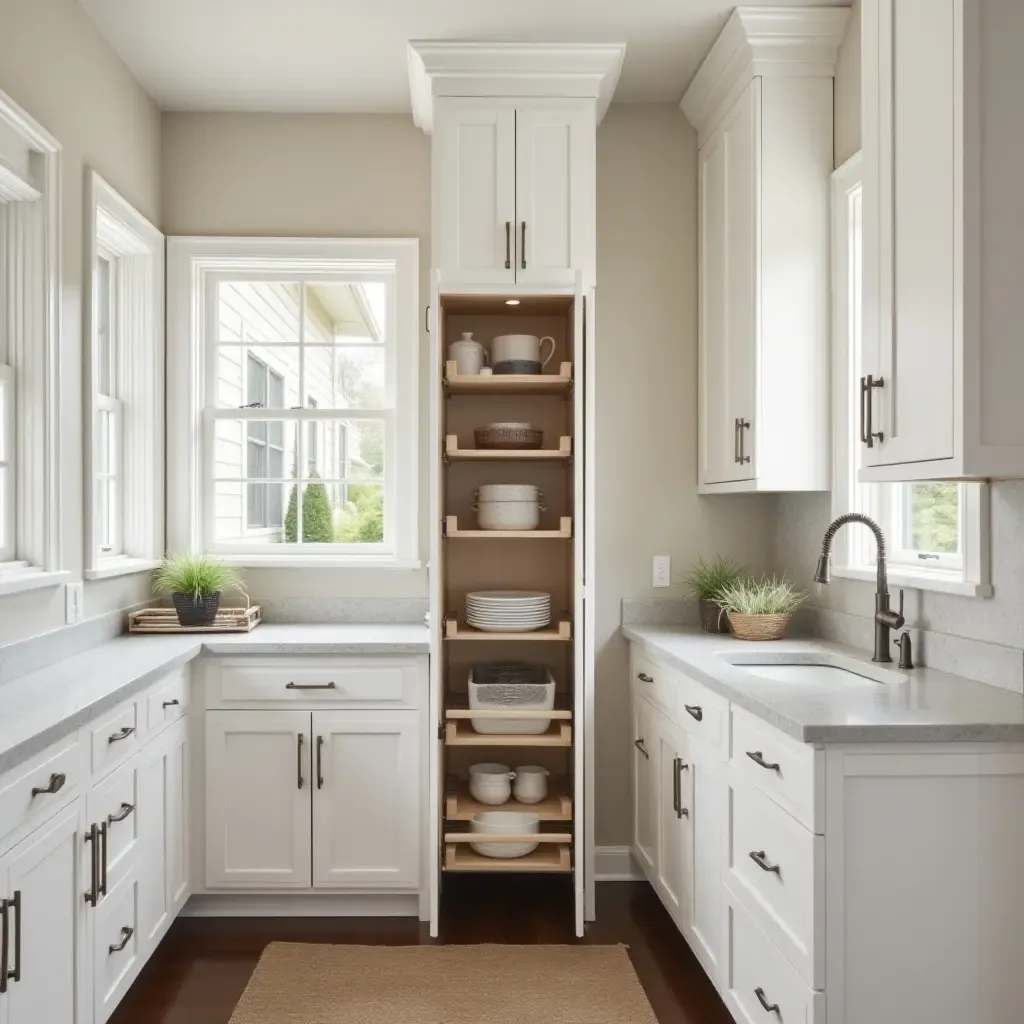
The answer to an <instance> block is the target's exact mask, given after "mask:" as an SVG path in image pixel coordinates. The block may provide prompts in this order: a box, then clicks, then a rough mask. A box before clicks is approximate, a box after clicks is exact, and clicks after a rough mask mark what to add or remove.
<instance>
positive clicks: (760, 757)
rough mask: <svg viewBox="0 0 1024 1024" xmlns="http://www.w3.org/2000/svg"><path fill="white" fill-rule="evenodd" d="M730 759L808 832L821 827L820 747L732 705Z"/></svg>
mask: <svg viewBox="0 0 1024 1024" xmlns="http://www.w3.org/2000/svg"><path fill="white" fill-rule="evenodd" d="M730 763H731V764H732V766H733V768H735V769H736V771H738V772H739V773H740V775H742V776H743V777H744V778H745V779H747V780H749V781H750V782H751V783H753V785H754V786H756V787H757V788H758V789H759V790H761V792H762V793H767V794H768V796H770V797H771V798H772V799H773V800H774V801H775V802H776V803H777V804H779V806H780V807H783V808H784V809H785V810H787V811H789V813H790V814H792V815H793V817H794V818H796V819H797V820H798V821H799V822H801V823H802V824H804V825H806V826H807V827H808V828H809V829H810V830H811V831H812V832H822V831H823V830H824V821H825V816H824V811H823V806H822V805H823V804H824V786H823V784H822V778H821V776H822V772H823V765H824V762H823V760H822V756H821V752H820V751H817V750H815V749H814V747H810V746H808V745H807V744H806V743H798V742H797V741H796V740H793V739H790V738H789V737H788V736H786V735H785V734H783V733H782V732H780V731H779V730H778V729H776V728H774V727H773V726H771V725H769V724H768V723H767V722H762V721H761V719H759V718H755V717H754V716H753V715H750V714H747V712H745V711H743V710H742V709H740V708H737V707H735V706H734V707H733V708H732V757H731V759H730Z"/></svg>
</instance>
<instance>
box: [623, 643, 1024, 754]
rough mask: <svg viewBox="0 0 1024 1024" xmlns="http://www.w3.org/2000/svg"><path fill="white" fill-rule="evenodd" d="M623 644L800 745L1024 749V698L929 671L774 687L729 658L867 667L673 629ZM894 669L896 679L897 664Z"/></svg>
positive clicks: (815, 647) (864, 659) (847, 654)
mask: <svg viewBox="0 0 1024 1024" xmlns="http://www.w3.org/2000/svg"><path fill="white" fill-rule="evenodd" d="M622 632H623V634H624V635H625V637H626V638H627V639H628V640H631V641H633V642H634V643H637V644H639V645H640V646H641V647H642V648H644V649H645V650H646V651H647V652H649V653H650V654H651V656H652V657H655V658H657V659H659V660H661V661H663V662H666V663H667V664H669V665H670V666H673V667H675V668H677V669H679V670H680V671H681V672H685V673H686V674H687V675H689V676H690V677H691V678H693V679H696V680H697V681H698V682H700V683H703V684H704V685H705V686H707V687H708V689H710V690H713V691H714V692H716V693H719V694H721V695H722V696H723V697H725V698H727V699H728V700H730V701H732V702H733V703H734V704H736V705H738V706H739V707H741V708H743V709H745V710H746V711H749V712H750V713H751V714H753V715H756V716H757V717H758V718H762V719H764V720H765V721H766V722H769V723H771V724H772V725H774V726H776V727H777V728H778V729H781V730H782V731H783V732H785V733H786V734H787V735H789V736H792V737H793V738H794V739H797V740H800V741H801V742H804V743H815V744H825V743H885V742H891V743H907V742H909V743H914V742H922V743H923V742H933V743H945V742H950V741H959V742H971V741H975V742H977V741H985V742H1019V741H1024V696H1021V695H1020V694H1018V693H1011V692H1010V691H1008V690H1000V689H997V688H996V687H994V686H987V685H986V684H984V683H978V682H974V681H972V680H970V679H962V678H960V677H959V676H953V675H949V674H948V673H945V672H938V671H936V670H934V669H929V668H915V669H912V670H911V671H909V672H906V673H902V675H905V676H906V682H889V683H873V684H866V685H863V686H856V687H838V686H837V687H829V686H827V685H819V684H793V683H789V682H773V681H772V680H770V679H764V678H759V677H758V676H756V675H753V674H751V673H750V672H749V671H745V670H744V669H743V667H742V666H739V665H732V664H730V663H729V661H727V660H726V659H727V658H731V657H736V656H740V657H742V656H744V655H752V654H758V655H760V654H763V655H769V656H771V657H772V658H773V659H776V658H777V659H778V660H784V656H785V655H786V654H787V653H788V654H792V653H806V652H813V651H825V652H834V653H835V654H838V655H841V656H842V657H843V658H845V659H849V660H851V661H855V662H858V663H860V664H863V665H865V666H867V667H871V665H872V663H871V660H870V658H869V657H868V656H867V655H865V654H864V653H862V652H860V651H856V650H852V649H851V648H848V647H841V646H839V645H838V644H832V643H828V642H827V641H824V640H814V639H794V640H776V641H771V642H764V643H756V642H749V641H743V640H736V639H734V638H733V637H731V636H714V635H709V634H706V633H700V632H698V631H696V630H688V629H685V628H683V627H679V626H676V627H672V626H623V627H622ZM886 667H887V668H888V667H891V668H892V670H893V671H894V672H898V670H897V669H896V666H895V664H894V665H892V666H886Z"/></svg>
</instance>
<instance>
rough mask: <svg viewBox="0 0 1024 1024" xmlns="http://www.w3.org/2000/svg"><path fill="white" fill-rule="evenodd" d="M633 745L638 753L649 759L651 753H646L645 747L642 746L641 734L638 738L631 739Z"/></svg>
mask: <svg viewBox="0 0 1024 1024" xmlns="http://www.w3.org/2000/svg"><path fill="white" fill-rule="evenodd" d="M633 746H634V747H636V749H637V750H639V751H640V753H641V754H643V755H644V757H646V758H647V760H648V761H650V759H651V755H650V754H648V753H647V748H646V747H645V746H644V738H643V736H641V737H640V739H638V740H633Z"/></svg>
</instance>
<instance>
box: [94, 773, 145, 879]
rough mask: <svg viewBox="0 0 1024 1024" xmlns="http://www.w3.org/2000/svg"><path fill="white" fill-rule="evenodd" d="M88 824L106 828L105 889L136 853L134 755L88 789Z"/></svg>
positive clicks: (136, 812) (127, 866)
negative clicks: (90, 789)
mask: <svg viewBox="0 0 1024 1024" xmlns="http://www.w3.org/2000/svg"><path fill="white" fill-rule="evenodd" d="M86 817H87V819H88V821H89V824H92V823H93V822H95V823H96V824H97V825H103V826H105V827H106V830H107V833H106V835H107V838H106V846H105V847H103V853H104V855H105V858H106V860H105V862H104V867H103V869H102V870H103V871H104V872H105V874H106V881H107V892H108V893H109V892H110V891H111V890H112V889H113V888H114V887H115V886H116V885H118V883H119V882H120V880H121V878H122V877H123V876H124V875H125V874H126V873H127V872H128V871H129V870H130V869H131V868H132V866H133V865H134V864H135V863H136V861H137V860H138V856H139V820H140V819H139V777H138V758H135V759H133V760H131V761H129V762H127V763H126V764H123V765H121V767H120V768H118V769H116V770H115V771H113V772H111V773H110V774H109V775H108V776H107V777H106V778H105V779H104V780H103V781H102V782H100V783H98V784H97V785H96V786H95V787H94V788H93V790H92V791H91V792H90V793H89V798H88V800H87V802H86Z"/></svg>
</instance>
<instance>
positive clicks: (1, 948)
mask: <svg viewBox="0 0 1024 1024" xmlns="http://www.w3.org/2000/svg"><path fill="white" fill-rule="evenodd" d="M10 905H11V904H10V900H0V995H3V994H4V993H5V992H6V991H7V979H8V978H9V977H10V971H9V970H8V969H7V967H8V963H9V957H10V952H11V947H10V942H11V940H10V935H9V933H8V926H9V923H10V922H9V919H8V908H9V907H10Z"/></svg>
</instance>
